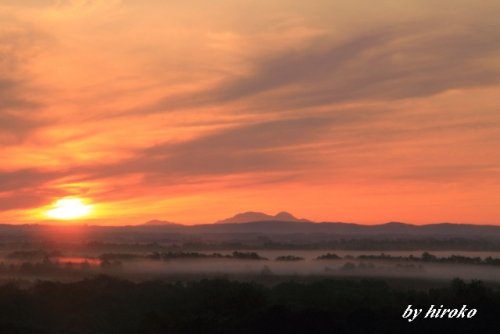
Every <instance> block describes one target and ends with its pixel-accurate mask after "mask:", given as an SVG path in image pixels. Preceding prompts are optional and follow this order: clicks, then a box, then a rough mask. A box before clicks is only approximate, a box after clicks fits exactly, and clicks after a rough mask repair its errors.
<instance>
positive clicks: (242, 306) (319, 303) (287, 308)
mask: <svg viewBox="0 0 500 334" xmlns="http://www.w3.org/2000/svg"><path fill="white" fill-rule="evenodd" d="M408 304H412V305H414V306H415V307H417V306H418V307H421V308H424V309H426V308H428V307H429V306H430V305H431V304H434V305H441V304H443V305H446V306H449V307H459V306H461V305H463V304H467V305H468V306H469V307H473V308H477V309H478V314H477V316H476V317H474V318H473V319H450V320H448V319H430V320H426V319H417V320H416V321H415V322H413V323H408V322H407V321H406V320H404V319H402V318H401V315H402V313H403V311H404V310H405V308H406V306H407V305H408ZM0 310H1V312H0V333H68V334H70V333H75V334H77V333H78V334H79V333H145V334H147V333H243V334H245V333H304V334H305V333H329V334H330V333H403V332H408V333H421V332H427V333H434V332H440V333H481V332H482V333H493V332H496V329H497V328H498V327H497V326H498V325H499V324H500V317H499V315H500V292H499V290H498V289H497V288H493V287H486V286H484V285H483V284H482V283H480V282H471V283H464V282H463V281H460V280H455V281H453V282H452V283H450V285H449V286H447V287H444V288H434V289H428V290H425V289H421V290H401V289H394V288H391V287H389V285H387V284H386V283H385V282H383V281H374V280H357V281H356V280H322V281H317V282H312V283H298V282H286V283H281V284H278V285H276V286H273V287H264V286H262V285H259V284H255V283H243V282H235V281H228V280H219V279H216V280H202V281H198V282H188V283H175V284H172V283H166V282H161V281H152V282H143V283H132V282H129V281H124V280H119V279H114V278H110V277H105V276H102V277H96V278H93V279H87V280H84V281H80V282H76V283H56V282H39V283H37V284H35V285H33V286H32V287H29V288H20V287H18V286H17V285H16V284H13V283H9V284H6V285H3V286H0Z"/></svg>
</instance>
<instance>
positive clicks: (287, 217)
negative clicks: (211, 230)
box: [215, 211, 311, 224]
mask: <svg viewBox="0 0 500 334" xmlns="http://www.w3.org/2000/svg"><path fill="white" fill-rule="evenodd" d="M267 221H274V222H276V221H280V222H303V223H310V222H311V221H310V220H307V219H303V218H296V217H295V216H294V215H292V214H291V213H288V212H286V211H282V212H279V213H277V214H276V215H274V216H273V215H268V214H265V213H262V212H255V211H248V212H243V213H238V214H236V215H234V216H232V217H230V218H226V219H223V220H219V221H217V222H215V224H242V223H251V222H267Z"/></svg>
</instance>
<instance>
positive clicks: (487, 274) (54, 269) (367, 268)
mask: <svg viewBox="0 0 500 334" xmlns="http://www.w3.org/2000/svg"><path fill="white" fill-rule="evenodd" d="M196 253H197V254H207V255H208V254H213V253H218V254H221V255H222V256H226V255H228V256H230V255H231V254H232V252H231V251H217V252H207V251H203V252H196ZM255 253H257V254H258V255H259V256H260V257H263V258H267V259H268V260H256V259H240V258H225V257H222V258H199V259H198V258H168V259H163V258H162V259H150V258H147V257H146V256H147V255H148V254H150V253H142V254H139V253H136V254H133V255H137V256H138V257H137V258H131V259H122V260H116V261H113V260H111V261H109V262H108V261H107V262H106V263H103V262H104V261H102V260H101V259H99V258H97V257H96V256H95V255H92V256H90V255H86V254H64V255H61V256H57V257H53V258H50V259H47V258H45V259H38V260H36V259H31V260H26V259H12V257H9V256H8V255H7V254H2V256H3V259H1V268H0V277H2V278H3V279H6V278H23V279H28V280H29V279H61V280H64V279H75V278H82V277H88V276H90V275H96V274H108V275H115V276H120V277H123V278H129V279H153V278H168V277H173V276H176V277H179V276H182V275H191V276H192V275H203V276H221V275H222V276H223V275H250V276H255V275H257V276H262V277H264V276H290V275H292V276H294V275H296V276H340V277H342V276H350V277H352V276H357V277H401V278H429V279H453V278H456V277H458V278H462V279H467V280H469V279H479V280H484V281H490V282H500V265H487V264H462V263H435V262H422V261H408V260H397V259H390V260H387V259H359V258H358V256H360V255H380V254H382V252H378V251H332V250H323V251H321V250H311V251H307V250H306V251H300V250H290V251H286V250H259V251H255ZM327 253H334V254H336V255H338V257H339V258H338V259H326V260H318V259H317V258H318V257H319V256H321V255H325V254H327ZM429 253H431V254H432V255H434V256H436V257H437V258H445V257H449V256H451V255H460V256H465V257H468V258H476V257H479V258H481V259H485V258H487V257H491V258H494V259H497V258H498V259H500V253H498V252H463V251H460V252H456V251H455V252H454V251H432V252H429ZM174 254H175V253H174ZM384 254H386V255H390V256H392V257H400V256H401V257H408V256H410V255H412V256H415V257H420V256H421V255H422V251H390V252H385V253H384ZM286 256H294V257H300V258H302V259H301V260H296V261H291V260H287V261H277V260H276V258H279V257H286Z"/></svg>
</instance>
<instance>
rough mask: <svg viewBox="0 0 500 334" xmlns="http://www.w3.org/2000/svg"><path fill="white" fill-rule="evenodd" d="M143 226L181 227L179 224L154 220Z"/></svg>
mask: <svg viewBox="0 0 500 334" xmlns="http://www.w3.org/2000/svg"><path fill="white" fill-rule="evenodd" d="M142 225H143V226H164V225H170V226H171V225H180V224H177V223H172V222H169V221H166V220H158V219H153V220H150V221H147V222H145V223H144V224H142Z"/></svg>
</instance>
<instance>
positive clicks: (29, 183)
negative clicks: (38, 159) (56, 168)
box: [0, 169, 63, 192]
mask: <svg viewBox="0 0 500 334" xmlns="http://www.w3.org/2000/svg"><path fill="white" fill-rule="evenodd" d="M62 174H63V173H62V172H44V171H39V170H36V169H20V170H14V171H3V172H2V171H0V192H6V191H14V190H21V189H28V188H32V189H36V188H37V187H40V186H42V185H44V184H45V183H46V182H49V181H51V180H54V179H57V178H59V177H61V176H62Z"/></svg>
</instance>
